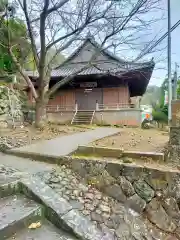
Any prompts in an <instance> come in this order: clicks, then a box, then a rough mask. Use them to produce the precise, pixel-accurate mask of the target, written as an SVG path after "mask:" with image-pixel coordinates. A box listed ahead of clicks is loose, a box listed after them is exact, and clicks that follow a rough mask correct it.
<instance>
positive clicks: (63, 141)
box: [11, 128, 121, 158]
mask: <svg viewBox="0 0 180 240" xmlns="http://www.w3.org/2000/svg"><path fill="white" fill-rule="evenodd" d="M120 131H121V130H120V129H118V128H96V129H95V130H90V131H87V132H80V133H75V134H73V135H68V136H63V137H57V138H55V139H51V140H46V141H41V142H39V143H36V144H31V145H28V146H25V147H20V148H16V149H13V150H11V151H12V152H14V153H20V154H21V153H22V154H29V155H34V156H47V157H48V156H49V157H55V158H57V157H60V156H67V155H69V154H70V153H72V152H73V151H75V150H76V149H77V148H78V146H79V145H87V144H89V143H90V142H93V141H96V140H98V139H101V138H104V137H108V136H111V135H114V134H117V133H118V132H120Z"/></svg>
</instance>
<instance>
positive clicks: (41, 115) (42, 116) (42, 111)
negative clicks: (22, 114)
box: [35, 98, 48, 128]
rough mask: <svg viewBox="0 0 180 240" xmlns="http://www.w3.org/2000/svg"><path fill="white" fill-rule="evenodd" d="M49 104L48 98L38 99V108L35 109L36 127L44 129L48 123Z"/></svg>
mask: <svg viewBox="0 0 180 240" xmlns="http://www.w3.org/2000/svg"><path fill="white" fill-rule="evenodd" d="M47 103H48V99H46V98H38V99H37V100H36V108H35V126H36V127H38V128H39V127H42V126H44V124H45V123H46V122H47V115H46V106H47Z"/></svg>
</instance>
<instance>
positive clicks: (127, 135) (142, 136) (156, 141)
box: [90, 128, 169, 152]
mask: <svg viewBox="0 0 180 240" xmlns="http://www.w3.org/2000/svg"><path fill="white" fill-rule="evenodd" d="M168 140H169V136H168V133H167V132H163V131H159V130H157V129H146V130H144V129H140V128H123V129H122V132H121V133H119V134H117V135H114V136H111V137H107V138H103V139H101V140H98V141H96V142H93V143H91V144H90V145H91V146H92V145H93V146H99V147H102V146H103V147H111V148H112V147H113V148H122V149H124V150H131V151H144V152H146V151H147V152H162V151H163V149H164V146H165V145H166V144H167V142H168Z"/></svg>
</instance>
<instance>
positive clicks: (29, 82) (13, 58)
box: [9, 45, 38, 99]
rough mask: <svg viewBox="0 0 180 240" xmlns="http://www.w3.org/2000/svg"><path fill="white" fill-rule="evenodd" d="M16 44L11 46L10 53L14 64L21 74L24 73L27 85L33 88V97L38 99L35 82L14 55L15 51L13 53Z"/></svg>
mask: <svg viewBox="0 0 180 240" xmlns="http://www.w3.org/2000/svg"><path fill="white" fill-rule="evenodd" d="M14 46H15V45H14ZM14 46H12V47H10V48H9V53H10V55H11V57H12V60H13V62H14V64H15V65H16V67H17V69H18V71H19V72H20V74H21V75H22V77H23V78H24V79H25V81H26V83H27V85H28V86H29V88H30V89H31V91H32V94H33V97H34V98H35V99H37V98H38V95H37V93H36V90H35V88H34V85H33V83H32V82H31V79H30V78H29V77H28V76H27V75H26V74H25V73H24V71H23V68H22V67H21V64H20V63H19V62H18V60H17V58H16V57H15V55H14V53H13V51H12V48H13V47H14Z"/></svg>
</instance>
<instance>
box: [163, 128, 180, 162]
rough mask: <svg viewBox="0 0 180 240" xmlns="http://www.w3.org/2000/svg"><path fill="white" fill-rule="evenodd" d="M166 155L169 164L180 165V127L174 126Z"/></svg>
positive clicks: (171, 129)
mask: <svg viewBox="0 0 180 240" xmlns="http://www.w3.org/2000/svg"><path fill="white" fill-rule="evenodd" d="M166 155H167V157H166V158H167V160H168V161H169V162H172V163H174V164H175V165H180V127H175V126H174V127H171V128H170V136H169V144H168V147H167V153H166Z"/></svg>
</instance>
